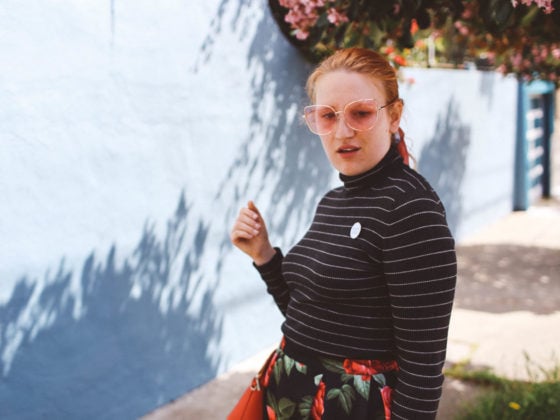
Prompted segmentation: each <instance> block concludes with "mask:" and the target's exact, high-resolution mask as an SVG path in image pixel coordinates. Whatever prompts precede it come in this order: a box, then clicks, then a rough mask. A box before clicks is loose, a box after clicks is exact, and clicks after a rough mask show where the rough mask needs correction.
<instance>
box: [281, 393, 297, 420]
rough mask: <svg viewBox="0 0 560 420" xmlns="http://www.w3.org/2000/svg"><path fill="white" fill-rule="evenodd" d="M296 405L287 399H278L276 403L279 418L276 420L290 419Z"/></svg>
mask: <svg viewBox="0 0 560 420" xmlns="http://www.w3.org/2000/svg"><path fill="white" fill-rule="evenodd" d="M296 407H297V405H296V403H295V402H293V401H292V400H290V399H288V398H280V401H278V408H279V410H278V411H279V417H278V419H279V420H280V419H290V418H292V416H293V415H294V413H295V411H296Z"/></svg>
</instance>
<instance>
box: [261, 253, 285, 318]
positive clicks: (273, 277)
mask: <svg viewBox="0 0 560 420" xmlns="http://www.w3.org/2000/svg"><path fill="white" fill-rule="evenodd" d="M274 249H275V250H276V254H274V257H272V259H271V260H270V261H269V262H267V263H266V264H263V265H256V264H254V263H253V266H254V267H255V268H256V269H257V270H258V272H259V274H260V275H261V278H262V279H263V280H264V282H265V283H266V290H267V292H268V293H269V294H271V295H272V297H273V298H274V301H275V302H276V305H278V308H279V309H280V312H282V315H284V316H286V309H287V308H288V302H289V300H290V293H289V290H288V286H287V285H286V282H285V281H284V276H283V275H282V261H283V260H284V256H283V254H282V251H281V250H280V248H274Z"/></svg>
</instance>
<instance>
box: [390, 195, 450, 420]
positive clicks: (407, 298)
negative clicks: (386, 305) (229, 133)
mask: <svg viewBox="0 0 560 420" xmlns="http://www.w3.org/2000/svg"><path fill="white" fill-rule="evenodd" d="M383 248H384V251H383V254H384V255H383V265H384V273H385V278H386V280H387V285H388V290H389V299H390V304H391V311H392V317H393V328H394V336H395V347H396V353H397V361H398V364H399V373H398V380H397V384H396V386H395V389H394V392H393V404H392V410H391V411H392V418H393V419H414V420H420V419H435V417H436V412H437V408H438V404H439V400H440V397H441V392H442V385H443V374H442V368H443V365H444V361H445V352H446V346H447V333H448V328H449V320H450V316H451V308H452V304H453V297H454V291H455V281H456V273H457V265H456V257H455V250H454V241H453V238H452V236H451V234H450V232H449V229H448V227H447V223H446V220H445V213H444V210H443V207H442V205H441V203H440V202H439V199H438V197H437V196H436V195H435V194H434V193H433V192H430V191H422V192H421V193H420V192H418V193H417V194H414V195H412V196H407V197H406V198H403V199H402V200H401V201H400V202H399V201H397V202H396V203H395V207H394V209H393V211H392V212H391V222H390V223H389V225H388V228H387V232H386V235H385V239H384V247H383Z"/></svg>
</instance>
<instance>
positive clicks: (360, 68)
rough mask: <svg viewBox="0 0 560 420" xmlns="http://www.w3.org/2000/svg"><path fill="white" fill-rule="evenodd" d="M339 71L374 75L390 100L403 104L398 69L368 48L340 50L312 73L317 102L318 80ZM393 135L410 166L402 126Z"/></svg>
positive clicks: (311, 95)
mask: <svg viewBox="0 0 560 420" xmlns="http://www.w3.org/2000/svg"><path fill="white" fill-rule="evenodd" d="M335 70H347V71H352V72H355V73H360V74H363V75H365V76H368V77H371V78H372V79H373V80H375V81H376V82H379V83H381V85H382V86H383V89H384V91H385V97H386V98H387V99H389V100H390V101H393V102H394V103H397V102H400V103H401V104H402V103H403V101H402V99H399V83H398V78H397V72H396V70H395V69H394V68H393V66H392V65H391V63H389V62H388V61H387V59H386V58H385V57H383V56H382V55H381V54H379V53H377V52H375V51H373V50H368V49H366V48H346V49H342V50H338V51H336V52H335V53H334V54H333V55H331V56H329V57H327V58H326V59H325V60H323V61H322V62H321V63H320V64H319V65H318V66H317V67H316V68H315V70H314V71H313V72H312V73H311V74H310V75H309V78H308V79H307V84H306V86H305V87H306V90H307V95H308V96H309V99H311V101H312V102H315V84H316V82H317V80H318V79H319V78H320V77H321V76H323V75H324V74H326V73H330V72H332V71H335ZM391 106H392V105H391ZM393 138H394V142H395V143H396V147H397V150H398V151H399V154H400V155H401V156H402V158H403V160H404V163H406V164H407V165H408V162H409V154H408V150H407V147H406V144H405V141H404V131H403V130H402V128H400V127H399V130H398V134H397V133H395V134H394V136H393Z"/></svg>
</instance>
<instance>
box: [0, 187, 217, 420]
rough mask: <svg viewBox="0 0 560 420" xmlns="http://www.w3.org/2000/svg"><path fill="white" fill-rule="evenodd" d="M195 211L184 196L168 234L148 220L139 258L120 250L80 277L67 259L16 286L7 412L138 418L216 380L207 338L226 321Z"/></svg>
mask: <svg viewBox="0 0 560 420" xmlns="http://www.w3.org/2000/svg"><path fill="white" fill-rule="evenodd" d="M189 211H190V209H189V206H188V205H187V202H186V200H185V196H184V194H181V196H180V198H179V203H178V206H177V209H176V211H175V214H174V215H173V216H172V217H171V218H170V219H169V220H168V223H167V229H166V232H165V235H164V236H163V237H161V238H158V235H157V234H156V232H155V229H154V226H153V225H150V224H149V223H147V224H146V225H145V228H144V231H143V232H142V235H141V239H140V241H139V242H138V244H137V246H136V248H135V250H134V252H133V253H132V254H131V255H128V256H126V257H124V258H122V257H121V258H118V257H117V248H116V246H113V247H112V249H111V250H110V251H109V252H108V254H107V256H106V257H105V258H104V260H100V259H99V258H98V257H96V255H95V254H94V253H93V252H92V253H91V254H90V255H89V256H88V257H87V258H86V259H85V260H84V262H83V264H82V268H81V273H73V272H72V271H71V270H69V269H67V268H66V267H65V262H64V260H63V261H62V262H61V263H60V267H59V269H58V271H57V272H56V274H53V275H50V274H48V273H47V275H46V279H45V281H44V282H40V281H32V280H31V279H29V278H26V277H23V278H22V279H21V280H20V281H19V282H18V284H17V286H16V287H15V288H14V292H13V294H12V297H11V299H10V300H9V301H8V302H7V303H6V304H4V305H1V306H0V334H1V336H0V338H1V341H0V355H1V356H2V363H1V364H0V366H1V367H2V371H3V377H2V381H1V382H0V417H2V418H4V419H6V418H8V419H12V418H14V419H15V418H17V419H26V418H29V419H31V418H137V417H138V416H141V415H143V414H146V413H147V412H149V411H151V410H152V409H154V408H155V407H156V406H158V405H160V404H162V403H165V402H168V401H169V400H170V399H172V398H176V397H177V396H179V395H182V394H183V393H184V392H186V391H187V390H189V389H192V388H193V387H194V386H197V385H199V384H200V383H203V382H206V381H208V380H209V379H211V378H213V377H215V375H216V372H217V366H218V364H219V360H215V359H214V358H212V357H211V355H210V352H209V350H208V342H209V341H211V340H219V339H220V336H221V328H222V325H221V319H220V317H219V315H218V312H217V311H216V309H215V308H214V306H213V290H211V289H206V290H203V289H202V288H201V284H202V274H201V273H200V272H199V265H200V261H201V257H202V255H203V253H204V249H205V245H206V238H207V233H208V227H207V226H206V225H205V224H204V223H203V222H201V221H198V222H197V221H196V220H192V219H193V218H192V217H191V215H190V213H189ZM118 261H122V263H118ZM76 276H78V277H79V283H80V287H79V288H78V289H79V290H80V291H79V292H78V293H76V291H75V290H76V287H75V285H73V284H72V283H73V281H72V278H73V277H74V278H75V277H76ZM195 302H196V303H195ZM78 307H79V310H78V312H79V314H78V315H76V313H75V312H76V308H78Z"/></svg>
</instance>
